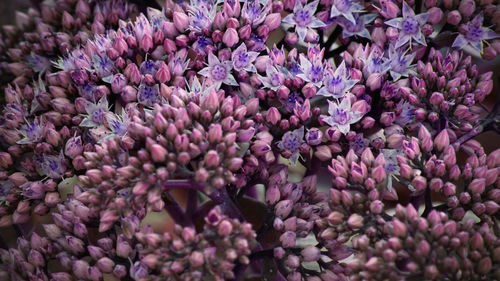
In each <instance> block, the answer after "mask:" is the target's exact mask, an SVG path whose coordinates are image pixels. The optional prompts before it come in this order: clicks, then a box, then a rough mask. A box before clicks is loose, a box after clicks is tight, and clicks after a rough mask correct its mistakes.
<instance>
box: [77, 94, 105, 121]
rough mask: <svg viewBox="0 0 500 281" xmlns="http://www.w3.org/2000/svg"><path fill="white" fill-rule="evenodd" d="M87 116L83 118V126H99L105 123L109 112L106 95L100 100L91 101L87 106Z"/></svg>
mask: <svg viewBox="0 0 500 281" xmlns="http://www.w3.org/2000/svg"><path fill="white" fill-rule="evenodd" d="M85 111H87V116H86V117H85V118H84V119H83V120H82V122H81V123H80V126H82V127H91V128H92V127H99V126H102V125H104V120H105V116H106V114H107V113H108V112H109V105H108V100H107V99H106V96H104V97H102V98H101V99H100V100H99V102H97V104H96V103H92V102H89V103H88V104H87V106H85Z"/></svg>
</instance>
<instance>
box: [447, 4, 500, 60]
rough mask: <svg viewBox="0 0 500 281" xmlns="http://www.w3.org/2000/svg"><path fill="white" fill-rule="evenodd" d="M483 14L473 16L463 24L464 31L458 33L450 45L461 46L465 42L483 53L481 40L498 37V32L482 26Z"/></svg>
mask: <svg viewBox="0 0 500 281" xmlns="http://www.w3.org/2000/svg"><path fill="white" fill-rule="evenodd" d="M482 25H483V14H482V13H480V14H479V15H477V16H475V17H474V18H473V19H472V20H471V21H469V22H468V23H467V25H466V26H465V30H466V33H465V34H459V35H458V36H457V38H455V41H454V42H453V45H452V47H456V48H463V47H464V46H466V45H467V44H469V45H471V46H472V47H473V48H474V49H476V50H477V51H478V52H479V53H481V54H482V53H483V41H485V40H489V39H493V38H499V37H500V34H496V33H495V32H494V31H493V30H491V29H489V28H486V27H483V26H482Z"/></svg>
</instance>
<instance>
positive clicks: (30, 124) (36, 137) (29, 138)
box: [17, 116, 43, 144]
mask: <svg viewBox="0 0 500 281" xmlns="http://www.w3.org/2000/svg"><path fill="white" fill-rule="evenodd" d="M42 131H43V124H42V121H41V119H40V117H38V116H37V117H35V119H34V120H33V121H26V125H25V126H24V129H23V130H20V131H19V132H20V133H21V134H22V135H23V137H24V138H22V139H20V140H18V141H17V143H18V144H32V143H36V142H39V141H41V140H42Z"/></svg>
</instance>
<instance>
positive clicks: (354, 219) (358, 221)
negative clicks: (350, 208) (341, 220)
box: [347, 214, 363, 229]
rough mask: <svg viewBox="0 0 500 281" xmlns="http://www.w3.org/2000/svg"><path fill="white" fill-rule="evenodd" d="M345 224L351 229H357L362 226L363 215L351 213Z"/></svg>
mask: <svg viewBox="0 0 500 281" xmlns="http://www.w3.org/2000/svg"><path fill="white" fill-rule="evenodd" d="M347 225H348V226H349V227H350V228H352V229H358V228H361V227H363V217H362V216H360V215H358V214H352V215H351V216H350V217H349V218H348V219H347Z"/></svg>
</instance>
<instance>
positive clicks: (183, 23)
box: [173, 12, 189, 32]
mask: <svg viewBox="0 0 500 281" xmlns="http://www.w3.org/2000/svg"><path fill="white" fill-rule="evenodd" d="M173 20H174V26H175V28H177V30H178V31H179V32H184V30H186V28H187V27H188V26H189V17H188V16H187V15H186V14H185V13H183V12H174V15H173Z"/></svg>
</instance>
